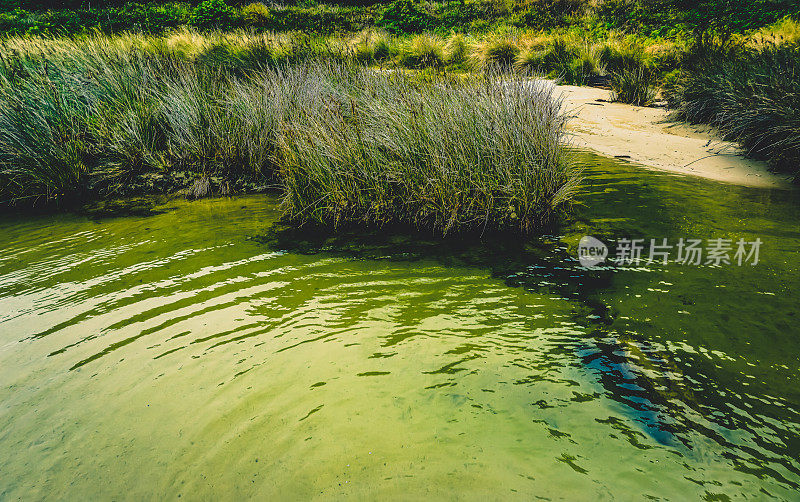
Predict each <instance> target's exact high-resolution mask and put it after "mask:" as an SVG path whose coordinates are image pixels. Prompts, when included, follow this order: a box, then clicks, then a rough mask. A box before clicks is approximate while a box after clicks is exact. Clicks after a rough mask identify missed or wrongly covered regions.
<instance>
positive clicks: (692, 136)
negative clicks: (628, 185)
mask: <svg viewBox="0 0 800 502" xmlns="http://www.w3.org/2000/svg"><path fill="white" fill-rule="evenodd" d="M556 91H557V92H556V94H557V95H558V94H560V95H561V97H562V98H563V99H564V105H565V108H566V110H567V112H568V113H569V115H570V116H571V117H572V118H571V120H570V124H569V130H570V132H571V133H572V135H573V137H572V143H573V145H574V146H576V147H578V148H586V149H589V150H594V151H596V152H597V153H600V154H602V155H605V156H608V157H617V158H621V159H624V160H629V161H631V162H635V163H637V164H641V165H643V166H647V167H650V168H654V169H661V170H665V171H671V172H676V173H683V174H691V175H695V176H702V177H704V178H710V179H714V180H718V181H724V182H729V183H736V184H740V185H747V186H754V187H771V188H788V187H791V186H792V184H791V182H790V179H791V178H790V177H789V176H787V175H780V174H775V173H772V172H770V171H769V170H767V166H766V164H765V163H764V162H761V161H757V160H753V159H748V158H745V157H744V156H743V155H742V150H741V148H739V147H738V145H736V144H735V143H731V142H729V141H723V140H722V139H720V137H719V136H718V135H716V134H715V133H714V131H713V130H712V129H711V128H709V127H707V126H695V125H691V124H686V123H682V122H677V123H676V122H671V121H669V120H667V115H668V112H667V111H666V110H665V109H663V108H645V107H639V106H631V105H626V104H622V103H611V102H609V101H610V100H611V92H610V91H607V90H604V89H597V88H593V87H576V86H569V85H564V86H557V87H556Z"/></svg>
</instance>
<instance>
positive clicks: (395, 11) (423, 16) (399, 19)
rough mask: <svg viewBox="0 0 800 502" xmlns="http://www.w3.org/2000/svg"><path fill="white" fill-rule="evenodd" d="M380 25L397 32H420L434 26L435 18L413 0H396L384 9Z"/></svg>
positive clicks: (391, 31)
mask: <svg viewBox="0 0 800 502" xmlns="http://www.w3.org/2000/svg"><path fill="white" fill-rule="evenodd" d="M378 26H381V27H382V28H385V29H386V31H388V32H390V33H395V34H401V33H419V32H422V31H425V30H428V29H431V28H433V18H432V16H431V15H430V13H429V12H428V11H427V10H425V9H424V8H423V7H422V6H420V5H419V4H418V3H415V2H414V1H413V0H395V1H394V2H392V3H391V4H390V5H389V6H388V7H387V8H386V10H384V11H383V14H382V15H381V17H380V19H379V21H378Z"/></svg>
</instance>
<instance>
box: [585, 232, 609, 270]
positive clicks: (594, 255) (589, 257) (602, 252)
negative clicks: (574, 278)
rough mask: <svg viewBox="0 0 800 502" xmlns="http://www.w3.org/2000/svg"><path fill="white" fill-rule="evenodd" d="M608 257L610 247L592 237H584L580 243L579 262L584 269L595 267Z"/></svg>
mask: <svg viewBox="0 0 800 502" xmlns="http://www.w3.org/2000/svg"><path fill="white" fill-rule="evenodd" d="M607 256H608V247H606V245H605V244H603V242H602V241H600V240H599V239H595V238H594V237H592V236H591V235H584V236H583V237H581V241H580V243H578V261H580V262H581V265H583V266H584V267H594V266H595V265H598V264H600V263H603V260H605V259H606V257H607Z"/></svg>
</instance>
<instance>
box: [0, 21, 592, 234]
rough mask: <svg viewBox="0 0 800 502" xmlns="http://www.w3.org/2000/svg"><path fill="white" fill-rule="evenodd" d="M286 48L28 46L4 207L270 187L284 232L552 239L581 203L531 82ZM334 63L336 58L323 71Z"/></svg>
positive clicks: (553, 109)
mask: <svg viewBox="0 0 800 502" xmlns="http://www.w3.org/2000/svg"><path fill="white" fill-rule="evenodd" d="M309 47H313V46H312V45H310V44H306V45H302V44H299V43H298V42H297V41H296V40H293V39H291V38H289V37H282V36H278V37H264V36H258V35H241V34H240V35H215V36H201V35H198V34H196V33H193V32H182V33H178V34H175V35H173V36H172V37H170V38H168V39H164V38H155V37H142V36H127V37H117V38H107V37H102V36H99V37H90V38H85V39H82V40H67V39H57V40H45V39H36V38H28V39H17V40H8V41H6V44H5V46H4V47H3V50H2V54H0V56H1V57H0V62H1V65H0V198H1V199H2V200H3V201H5V202H6V203H30V202H34V201H45V200H50V201H55V202H59V203H69V202H71V201H75V202H82V201H85V200H91V199H95V198H98V197H114V196H123V195H126V194H131V193H141V192H142V191H143V190H144V191H155V192H158V191H170V190H175V189H178V188H185V189H187V191H188V193H189V195H191V196H203V195H206V194H208V193H209V192H210V191H212V190H215V191H218V192H222V193H229V192H230V191H232V190H235V189H236V188H237V184H238V185H239V186H241V185H242V184H246V183H250V184H251V185H252V184H255V185H264V184H270V183H272V184H275V185H277V186H278V187H280V188H281V189H282V190H283V192H284V195H285V200H284V209H285V210H286V214H287V216H288V217H289V218H291V219H293V220H295V221H300V222H305V221H315V222H321V223H325V224H333V225H338V224H343V223H347V222H367V223H371V224H383V223H388V222H396V223H403V224H413V225H418V226H420V227H422V228H426V229H430V230H435V231H439V232H442V233H446V232H452V231H457V230H465V229H470V228H484V227H487V228H508V227H515V228H518V229H520V230H522V231H526V232H527V231H534V230H537V229H540V228H541V226H542V225H543V224H546V223H548V222H550V221H552V219H553V217H554V216H555V215H556V214H557V210H558V208H559V207H561V206H562V205H563V204H564V203H565V202H567V201H568V200H569V198H570V195H571V192H572V190H573V189H574V186H575V181H576V174H575V172H574V170H573V169H572V167H571V166H570V164H569V162H568V160H567V158H566V157H565V154H564V141H563V138H562V135H563V126H564V117H563V115H562V114H561V112H560V107H559V104H558V102H556V101H554V100H553V99H552V96H551V95H550V93H549V91H547V90H545V89H542V88H540V87H538V86H534V85H531V83H530V82H528V81H525V80H520V79H514V78H509V77H508V76H505V77H503V78H502V79H501V78H499V76H495V75H493V74H492V73H491V72H487V73H486V74H484V75H483V76H482V77H472V78H469V77H467V78H448V77H446V76H444V75H440V74H422V75H417V74H412V75H406V74H404V73H398V72H391V73H390V72H381V71H375V70H373V69H370V68H366V67H364V66H361V65H359V64H356V63H357V62H356V61H355V60H353V59H352V58H351V57H349V56H347V53H343V54H341V53H340V57H339V58H337V57H335V53H333V52H328V53H323V52H321V51H323V50H324V47H317V49H316V50H317V51H319V52H318V53H317V54H316V55H312V54H310V53H309V50H310V49H309ZM323 56H325V59H326V60H325V61H323V60H321V58H322V57H323Z"/></svg>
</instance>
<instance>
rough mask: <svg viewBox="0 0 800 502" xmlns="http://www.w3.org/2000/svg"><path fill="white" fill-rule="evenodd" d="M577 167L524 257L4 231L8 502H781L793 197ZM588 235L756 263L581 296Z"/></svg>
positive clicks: (794, 364) (74, 229)
mask: <svg viewBox="0 0 800 502" xmlns="http://www.w3.org/2000/svg"><path fill="white" fill-rule="evenodd" d="M581 161H582V162H583V163H584V164H585V165H586V166H587V172H586V174H587V182H586V185H587V193H586V194H585V195H583V196H582V197H581V203H582V204H580V205H578V206H576V208H575V221H574V222H573V223H571V224H570V225H569V226H568V227H566V228H564V229H563V230H561V231H560V232H559V235H553V236H546V237H543V238H539V239H531V240H528V241H521V240H519V239H511V240H506V239H502V238H498V237H496V236H485V238H484V240H483V241H482V242H481V241H479V240H478V239H476V238H474V237H472V238H462V239H449V240H446V241H445V242H439V241H437V240H433V239H428V238H425V237H423V236H419V235H409V234H408V233H404V232H402V231H399V230H387V231H385V232H382V233H380V234H373V235H370V234H364V233H357V232H351V233H346V234H344V235H342V236H339V237H331V236H326V235H321V234H320V233H319V232H311V233H309V232H306V233H303V234H300V233H297V232H292V231H290V230H287V229H282V228H277V227H274V226H273V223H274V222H275V221H276V219H277V217H278V212H277V209H276V201H275V199H273V198H270V197H264V196H258V197H244V198H236V199H215V200H204V201H198V202H191V203H188V202H175V203H172V204H170V205H169V206H168V207H166V208H165V212H164V213H163V214H160V215H157V216H150V217H130V218H116V219H105V220H100V221H93V220H90V219H87V218H85V217H79V216H73V215H60V216H37V217H21V216H5V217H3V218H2V219H0V499H17V498H22V499H41V498H45V499H97V498H102V499H141V498H147V499H161V498H169V499H176V498H178V497H182V498H189V499H213V498H224V499H238V498H241V497H276V498H277V497H280V498H288V499H295V498H303V499H305V498H310V497H318V498H344V497H353V498H364V497H371V498H378V497H386V498H393V499H394V498H402V499H417V498H420V497H436V498H447V499H450V498H475V499H478V498H480V499H486V498H488V499H505V498H508V497H511V496H519V497H525V498H533V497H541V498H543V499H567V500H576V499H579V500H580V499H591V500H594V499H612V498H618V499H623V500H631V499H641V498H644V497H654V498H660V499H678V500H680V499H686V498H689V499H702V498H707V499H714V500H725V497H729V498H730V499H742V498H749V499H767V498H775V499H784V500H790V499H798V498H800V496H798V493H800V492H798V490H800V383H798V381H799V380H798V378H800V374H799V373H800V371H799V370H800V356H799V355H798V350H797V341H798V339H799V338H800V327H798V322H799V321H800V309H799V308H798V300H800V292H799V291H798V286H800V265H798V258H800V256H798V251H800V223H799V222H800V209H799V208H800V203H799V202H800V201H799V200H798V194H797V193H796V192H791V191H769V190H760V189H758V190H757V189H747V188H741V187H733V186H729V185H724V184H717V183H713V182H708V181H702V180H698V179H694V178H681V177H675V176H667V175H660V174H656V173H652V172H648V171H644V170H636V169H633V168H630V167H626V166H625V165H622V164H619V163H614V162H613V161H608V160H603V159H600V158H598V157H595V156H590V155H583V156H582V157H581ZM583 234H590V235H594V236H597V237H600V238H601V239H615V238H620V237H643V238H648V239H649V238H665V237H666V238H670V239H677V238H678V237H686V238H702V239H707V238H733V239H738V238H740V237H743V238H745V239H746V240H753V239H755V238H756V237H758V238H760V239H761V240H762V241H763V242H764V244H763V245H762V249H761V254H760V260H761V261H760V263H759V264H758V265H756V266H749V265H748V266H741V267H740V266H736V265H733V266H722V267H712V266H701V267H694V266H685V265H683V266H682V265H678V264H675V263H669V264H667V265H649V266H639V267H601V268H599V269H594V270H586V269H584V268H582V267H580V266H579V265H578V263H577V262H576V259H575V256H576V252H575V246H576V244H577V241H578V239H579V238H580V236H582V235H583ZM715 497H716V498H715Z"/></svg>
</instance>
